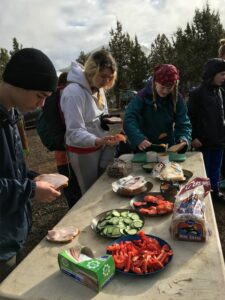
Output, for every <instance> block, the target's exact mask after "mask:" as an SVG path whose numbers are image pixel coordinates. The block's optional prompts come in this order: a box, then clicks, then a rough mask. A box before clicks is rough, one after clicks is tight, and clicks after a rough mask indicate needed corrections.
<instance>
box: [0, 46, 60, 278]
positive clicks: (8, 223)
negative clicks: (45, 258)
mask: <svg viewBox="0 0 225 300" xmlns="http://www.w3.org/2000/svg"><path fill="white" fill-rule="evenodd" d="M2 77H3V82H1V84H0V145H1V147H0V281H2V280H3V279H4V278H5V277H6V276H7V274H8V273H9V272H10V271H11V270H12V269H13V268H14V267H15V264H16V256H17V254H18V253H19V251H20V249H21V248H22V247H23V246H24V244H25V241H26V239H27V235H28V233H29V230H30V228H31V224H32V212H31V199H32V198H35V199H36V200H37V201H39V202H47V203H50V202H52V201H53V200H54V199H55V198H56V197H58V196H59V195H60V192H58V191H56V190H55V189H54V187H53V186H52V185H51V184H49V183H47V182H43V181H35V180H34V177H35V175H34V173H31V172H28V170H27V168H26V165H25V161H24V156H23V149H22V144H21V140H20V136H19V133H18V128H17V121H18V120H19V118H20V115H19V112H18V110H17V108H18V109H19V110H20V111H22V112H28V111H33V110H35V109H36V108H37V107H39V106H42V105H43V103H44V101H45V98H46V97H48V96H49V95H51V93H52V91H54V90H55V89H56V84H57V76H56V71H55V68H54V66H53V64H52V62H51V61H50V60H49V58H48V57H47V56H46V55H45V54H44V53H42V52H41V51H40V50H37V49H33V48H24V49H22V50H19V51H18V52H17V53H16V54H14V55H13V56H12V57H11V59H10V61H9V62H8V64H7V65H6V67H5V70H4V72H3V75H2Z"/></svg>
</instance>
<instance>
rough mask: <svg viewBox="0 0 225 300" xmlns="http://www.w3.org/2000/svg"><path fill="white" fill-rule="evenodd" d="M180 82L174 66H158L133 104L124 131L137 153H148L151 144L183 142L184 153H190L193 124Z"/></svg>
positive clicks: (128, 109) (127, 115)
mask: <svg viewBox="0 0 225 300" xmlns="http://www.w3.org/2000/svg"><path fill="white" fill-rule="evenodd" d="M178 83H179V71H178V69H177V68H176V67H175V66H174V65H171V64H162V65H157V66H156V67H155V68H154V73H153V76H152V77H151V79H150V80H149V82H148V83H147V85H146V87H145V88H144V89H143V90H141V91H140V92H139V93H138V94H137V96H135V97H134V98H133V99H132V101H131V102H130V103H129V105H128V107H127V109H126V112H125V117H124V131H125V134H126V135H127V137H128V140H129V142H130V146H131V149H132V150H133V151H134V152H138V151H145V150H146V149H147V148H149V147H150V146H151V144H161V143H165V144H168V145H169V146H172V145H174V144H178V143H180V142H184V143H183V149H182V150H181V152H185V151H186V150H187V148H188V145H189V144H190V142H191V123H190V120H189V117H188V115H187V107H186V103H185V101H184V99H183V97H182V96H181V94H180V93H179V92H178Z"/></svg>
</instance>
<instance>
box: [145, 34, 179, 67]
mask: <svg viewBox="0 0 225 300" xmlns="http://www.w3.org/2000/svg"><path fill="white" fill-rule="evenodd" d="M174 57H175V55H174V51H173V46H172V44H171V42H170V41H169V39H168V38H167V37H166V35H165V34H162V35H160V34H158V36H157V37H156V39H155V40H154V42H153V43H152V44H151V53H150V55H149V56H148V63H149V68H150V71H151V72H152V71H153V69H154V67H155V66H156V65H157V64H171V63H173V62H174Z"/></svg>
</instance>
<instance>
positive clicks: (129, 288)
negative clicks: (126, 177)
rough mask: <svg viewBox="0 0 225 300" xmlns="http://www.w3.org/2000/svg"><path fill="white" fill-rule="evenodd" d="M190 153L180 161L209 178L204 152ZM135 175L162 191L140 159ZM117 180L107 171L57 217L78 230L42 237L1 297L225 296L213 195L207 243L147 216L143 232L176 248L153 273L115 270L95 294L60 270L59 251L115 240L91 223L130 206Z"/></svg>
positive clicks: (99, 250)
mask: <svg viewBox="0 0 225 300" xmlns="http://www.w3.org/2000/svg"><path fill="white" fill-rule="evenodd" d="M187 156H188V158H187V159H186V161H185V162H183V163H181V165H182V166H183V167H184V168H185V169H188V170H190V171H192V172H193V173H194V177H197V176H198V177H199V176H200V177H206V174H205V168H204V164H203V159H202V155H201V153H199V152H191V153H188V155H187ZM133 174H135V175H137V174H139V175H140V174H142V175H145V176H146V178H147V179H149V180H150V181H152V182H153V183H154V187H153V189H152V191H159V181H158V180H156V179H153V178H151V176H150V174H148V173H144V171H143V170H142V168H141V166H140V164H135V165H134V166H133ZM114 180H115V179H113V178H109V177H108V176H107V174H106V173H105V174H103V175H102V176H101V177H100V178H99V179H98V180H97V181H96V183H95V184H94V185H93V186H92V187H91V188H90V189H89V190H88V191H87V193H86V194H85V195H84V196H83V197H82V198H81V199H80V201H79V202H78V203H77V204H76V205H75V206H74V207H73V208H72V209H71V210H70V211H69V212H68V213H67V214H66V215H65V216H64V217H63V218H62V220H61V221H60V222H59V224H58V226H65V225H74V226H77V227H79V228H80V230H81V233H80V235H79V236H78V237H76V238H75V239H74V241H73V242H71V243H70V244H66V245H60V244H53V243H49V242H48V241H47V240H46V239H43V240H42V241H41V242H40V243H39V244H38V245H37V246H36V248H35V249H34V250H33V251H32V252H31V253H30V254H29V255H28V256H27V257H26V258H25V259H24V260H23V261H22V262H21V263H20V264H19V265H18V267H17V268H16V269H15V270H14V271H13V272H12V273H11V274H10V275H9V276H8V277H7V278H6V279H5V280H4V281H3V282H2V284H1V285H0V299H4V297H7V299H29V300H35V299H42V300H45V299H46V300H59V299H63V300H67V299H68V300H69V299H71V300H72V299H73V300H74V299H78V300H81V299H83V300H88V299H96V300H97V299H110V300H114V299H116V300H117V299H118V298H119V299H121V300H125V299H129V300H132V299H135V300H138V299H151V300H159V299H160V300H163V299H166V300H176V299H179V300H182V299H192V300H195V299H198V300H203V299H204V300H210V299H212V300H214V299H217V300H222V299H225V272H224V259H223V255H222V249H221V244H220V239H219V235H218V230H217V224H216V220H215V215H214V210H213V205H212V202H211V197H210V195H208V196H207V197H206V198H205V201H206V217H207V220H208V223H209V227H210V230H211V236H210V238H209V241H207V242H205V243H198V242H183V241H175V240H173V239H172V238H171V237H170V233H169V226H170V224H171V215H166V216H161V217H155V218H151V217H146V218H145V219H146V221H145V226H144V231H145V233H146V234H152V235H155V236H158V237H160V238H162V239H164V240H166V241H167V242H168V243H169V244H170V245H171V246H172V248H173V251H174V257H173V259H172V261H171V263H170V264H169V265H168V267H167V268H165V270H163V271H162V272H159V273H158V274H155V275H154V276H148V277H136V276H128V275H124V274H120V273H116V274H115V276H114V277H113V278H112V280H111V282H109V284H108V285H107V286H105V287H104V288H103V290H102V291H100V292H99V293H96V292H95V291H93V290H91V289H90V288H88V287H86V286H83V285H81V284H79V283H77V282H75V281H74V280H73V279H72V278H70V277H68V276H66V275H65V274H63V273H62V272H61V271H60V270H59V266H58V262H57V255H58V252H59V251H61V250H63V249H68V248H70V247H72V246H74V245H76V244H81V245H86V246H89V247H91V249H92V250H93V252H94V254H95V256H100V255H103V254H104V253H105V251H106V246H107V244H108V243H109V242H111V240H109V239H106V238H102V237H101V236H99V235H98V234H96V232H94V231H93V230H92V229H91V227H90V224H91V221H92V219H93V218H94V217H95V216H97V215H98V214H100V213H101V212H104V211H107V210H110V209H117V208H118V209H119V208H127V207H128V206H129V198H126V197H122V196H119V195H118V194H116V193H114V192H113V191H112V187H111V184H112V182H113V181H114ZM1 297H2V298H1Z"/></svg>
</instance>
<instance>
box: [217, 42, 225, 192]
mask: <svg viewBox="0 0 225 300" xmlns="http://www.w3.org/2000/svg"><path fill="white" fill-rule="evenodd" d="M218 55H219V58H222V59H225V39H221V40H220V47H219V50H218ZM221 87H222V88H223V90H224V91H225V81H224V82H223V83H222V86H221ZM221 175H222V177H223V178H224V180H223V181H222V182H220V187H221V188H223V189H225V154H224V153H223V160H222V166H221Z"/></svg>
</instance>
